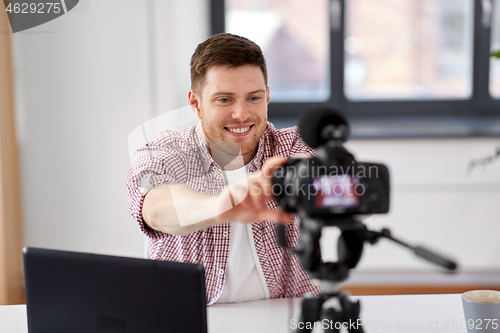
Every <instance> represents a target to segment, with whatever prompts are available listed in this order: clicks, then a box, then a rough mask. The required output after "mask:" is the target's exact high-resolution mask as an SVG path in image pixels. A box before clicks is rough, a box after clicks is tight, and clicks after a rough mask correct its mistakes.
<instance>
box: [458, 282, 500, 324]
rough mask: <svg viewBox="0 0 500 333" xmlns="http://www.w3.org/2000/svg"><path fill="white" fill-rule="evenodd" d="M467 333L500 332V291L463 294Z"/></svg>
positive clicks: (476, 291) (478, 291) (479, 291)
mask: <svg viewBox="0 0 500 333" xmlns="http://www.w3.org/2000/svg"><path fill="white" fill-rule="evenodd" d="M462 305H463V307H464V315H465V324H466V327H467V332H469V333H473V332H481V333H493V332H500V291H495V290H473V291H467V292H465V293H463V294H462Z"/></svg>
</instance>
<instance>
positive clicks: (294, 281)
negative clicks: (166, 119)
mask: <svg viewBox="0 0 500 333" xmlns="http://www.w3.org/2000/svg"><path fill="white" fill-rule="evenodd" d="M188 99H189V104H190V106H191V109H192V110H193V112H194V113H195V114H196V116H197V117H198V119H199V122H198V124H196V125H193V126H191V127H188V128H186V129H183V130H174V131H167V132H165V133H164V134H163V136H162V138H160V139H157V140H155V141H153V142H150V143H149V144H148V145H146V146H145V147H143V148H141V149H139V150H138V151H137V152H136V155H135V157H134V162H133V163H132V166H131V168H130V169H129V172H128V174H127V190H128V199H129V200H128V202H129V209H130V212H131V214H132V215H133V216H134V217H135V218H136V219H137V221H138V222H139V225H140V227H141V230H142V231H143V232H144V233H145V234H146V235H147V236H148V247H149V253H150V256H151V258H152V259H157V260H169V261H180V262H190V263H201V264H203V266H204V268H205V277H206V279H205V280H206V292H207V303H208V304H213V303H215V302H242V301H249V300H257V299H264V298H277V297H302V296H303V295H304V293H306V292H312V293H314V294H316V295H317V294H318V288H317V286H315V285H314V284H312V283H311V281H310V278H309V276H308V274H307V273H306V272H305V271H304V270H303V269H302V268H301V267H300V264H299V263H298V261H297V259H296V258H295V257H293V258H291V261H290V265H289V266H288V265H287V261H286V260H285V259H284V258H285V253H284V250H283V249H281V248H280V247H279V246H278V245H277V243H276V236H275V231H274V224H275V222H285V223H287V225H286V228H287V237H288V243H289V245H291V246H292V247H294V246H295V245H296V243H297V240H298V235H299V231H298V229H297V228H296V226H295V224H294V223H290V222H291V220H292V217H291V216H289V215H288V214H286V213H283V212H281V211H280V210H279V209H278V205H277V203H276V201H275V200H274V198H273V195H272V190H273V189H272V172H273V170H274V168H275V167H276V166H278V165H280V164H283V163H284V162H285V161H286V158H287V157H289V156H292V155H295V154H307V155H312V154H313V153H314V151H313V150H312V148H310V147H308V146H307V145H306V144H305V143H304V142H303V141H302V140H301V139H300V136H299V134H298V129H297V128H296V127H294V128H287V129H282V130H277V129H276V128H275V127H274V126H273V125H272V124H271V123H270V122H268V121H267V106H268V104H269V100H270V95H269V87H268V86H267V69H266V63H265V60H264V56H263V54H262V51H261V49H260V48H259V46H257V45H256V44H255V43H253V42H252V41H250V40H248V39H246V38H244V37H240V36H236V35H232V34H219V35H215V36H212V37H210V38H209V39H208V40H206V41H205V42H203V43H201V44H199V45H198V47H197V48H196V51H195V53H194V54H193V56H192V58H191V90H190V91H189V93H188ZM145 177H147V178H148V179H149V180H150V183H151V185H152V186H153V187H154V188H153V189H151V190H150V191H148V192H147V193H146V194H144V191H143V189H142V188H141V184H142V183H143V179H144V178H145Z"/></svg>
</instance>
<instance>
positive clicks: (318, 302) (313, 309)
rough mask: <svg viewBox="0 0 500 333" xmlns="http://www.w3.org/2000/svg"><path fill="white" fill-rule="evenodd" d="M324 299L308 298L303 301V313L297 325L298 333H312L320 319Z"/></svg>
mask: <svg viewBox="0 0 500 333" xmlns="http://www.w3.org/2000/svg"><path fill="white" fill-rule="evenodd" d="M322 306H323V299H322V298H316V297H308V298H304V299H303V300H302V312H301V314H300V318H299V321H298V323H297V330H296V331H295V332H297V333H310V332H312V329H313V327H314V323H315V322H317V321H318V320H319V319H320V314H321V307H322Z"/></svg>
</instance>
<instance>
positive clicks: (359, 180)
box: [273, 110, 390, 220]
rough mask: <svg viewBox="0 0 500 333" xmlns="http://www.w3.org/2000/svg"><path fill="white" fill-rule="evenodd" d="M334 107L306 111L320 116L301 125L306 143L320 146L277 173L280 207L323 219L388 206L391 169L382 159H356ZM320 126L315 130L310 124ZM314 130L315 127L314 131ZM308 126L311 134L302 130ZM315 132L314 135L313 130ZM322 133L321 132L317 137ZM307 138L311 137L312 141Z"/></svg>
mask: <svg viewBox="0 0 500 333" xmlns="http://www.w3.org/2000/svg"><path fill="white" fill-rule="evenodd" d="M331 112H332V111H331V110H325V111H321V110H319V115H318V112H316V114H313V115H312V116H311V114H309V115H308V118H307V119H308V120H310V119H311V118H312V119H313V120H317V121H316V122H317V124H314V121H313V123H312V125H311V122H309V121H308V123H307V124H306V125H303V124H302V121H301V123H300V124H299V129H300V132H301V136H302V138H303V139H304V141H306V143H308V144H310V143H312V144H310V145H311V146H313V147H314V146H316V147H315V148H316V155H315V156H313V157H309V158H291V159H289V160H288V161H287V163H286V164H285V165H283V166H280V167H277V168H276V169H275V172H274V175H273V194H274V196H275V198H276V201H277V202H278V204H279V205H280V207H281V208H282V209H283V210H284V211H287V212H290V213H300V212H302V213H305V215H306V216H309V217H310V218H318V219H323V220H332V219H342V218H348V217H351V216H352V215H355V214H379V213H387V212H388V211H389V199H390V196H389V193H390V184H389V170H388V168H387V167H386V166H385V165H383V164H378V163H367V162H357V161H356V159H355V158H354V156H353V155H352V154H351V153H349V152H348V151H347V150H346V149H345V148H344V147H343V146H342V143H343V142H344V141H345V140H346V138H347V136H348V127H347V122H346V121H345V120H344V119H343V116H342V115H340V114H333V115H334V116H335V117H334V118H332V114H331ZM312 126H316V128H313V130H312V131H311V127H312ZM314 129H315V130H314ZM304 130H308V131H309V132H308V133H303V132H304ZM310 132H312V133H313V135H314V137H311V133H310ZM318 134H319V135H320V136H319V137H318ZM308 141H309V142H308Z"/></svg>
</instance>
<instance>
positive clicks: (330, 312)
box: [322, 308, 342, 333]
mask: <svg viewBox="0 0 500 333" xmlns="http://www.w3.org/2000/svg"><path fill="white" fill-rule="evenodd" d="M323 316H324V318H325V319H326V320H327V321H326V322H322V323H323V324H324V325H323V331H324V332H325V333H339V332H340V328H341V327H342V313H341V312H339V311H338V310H336V309H334V308H328V309H325V310H324V312H323Z"/></svg>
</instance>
